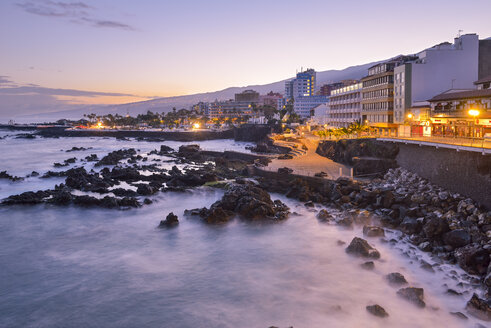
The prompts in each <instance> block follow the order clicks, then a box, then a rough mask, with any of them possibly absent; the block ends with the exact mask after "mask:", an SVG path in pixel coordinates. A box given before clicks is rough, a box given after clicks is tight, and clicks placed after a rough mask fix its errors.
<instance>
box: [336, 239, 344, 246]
mask: <svg viewBox="0 0 491 328" xmlns="http://www.w3.org/2000/svg"><path fill="white" fill-rule="evenodd" d="M336 244H337V245H338V246H343V245H345V244H346V242H344V241H342V240H338V241H336Z"/></svg>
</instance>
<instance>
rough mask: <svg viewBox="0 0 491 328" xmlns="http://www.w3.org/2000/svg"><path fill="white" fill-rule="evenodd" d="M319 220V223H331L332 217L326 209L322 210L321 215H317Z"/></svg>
mask: <svg viewBox="0 0 491 328" xmlns="http://www.w3.org/2000/svg"><path fill="white" fill-rule="evenodd" d="M317 219H318V220H319V221H324V222H325V221H330V220H332V215H331V214H329V212H328V211H327V210H325V209H322V210H320V211H319V213H317Z"/></svg>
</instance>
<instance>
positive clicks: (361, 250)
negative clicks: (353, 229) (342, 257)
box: [346, 237, 380, 259]
mask: <svg viewBox="0 0 491 328" xmlns="http://www.w3.org/2000/svg"><path fill="white" fill-rule="evenodd" d="M346 253H349V254H352V255H355V256H361V257H368V258H373V259H378V258H380V253H379V251H377V250H376V249H375V248H373V247H372V246H370V244H368V242H367V241H366V240H365V239H362V238H359V237H355V238H353V240H352V241H351V243H350V244H349V246H348V247H347V248H346Z"/></svg>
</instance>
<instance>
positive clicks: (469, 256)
mask: <svg viewBox="0 0 491 328" xmlns="http://www.w3.org/2000/svg"><path fill="white" fill-rule="evenodd" d="M489 255H490V254H489V251H488V250H486V249H484V248H483V247H482V246H480V245H478V244H470V245H467V246H464V247H461V248H457V249H456V250H455V252H454V256H455V259H456V260H457V263H458V264H459V266H460V267H461V268H462V269H464V270H465V271H466V272H468V273H470V274H477V275H484V274H485V273H486V272H487V268H488V265H489V263H490V260H489Z"/></svg>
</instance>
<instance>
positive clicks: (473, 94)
mask: <svg viewBox="0 0 491 328" xmlns="http://www.w3.org/2000/svg"><path fill="white" fill-rule="evenodd" d="M483 97H491V89H482V90H469V91H459V92H448V91H447V92H444V93H440V94H439V95H437V96H435V97H433V98H431V99H430V100H428V101H431V102H436V101H442V100H458V99H466V98H483Z"/></svg>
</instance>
